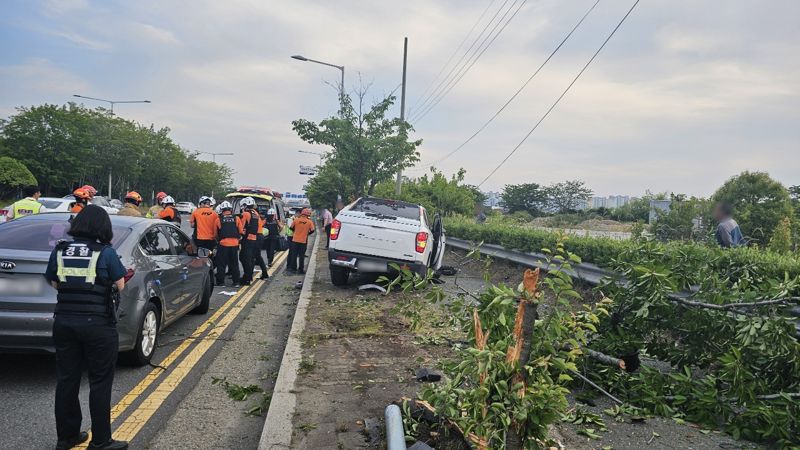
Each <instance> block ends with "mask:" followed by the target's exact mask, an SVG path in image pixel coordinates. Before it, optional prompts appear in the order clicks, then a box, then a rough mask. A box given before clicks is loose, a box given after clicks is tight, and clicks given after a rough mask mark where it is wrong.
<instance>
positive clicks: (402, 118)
mask: <svg viewBox="0 0 800 450" xmlns="http://www.w3.org/2000/svg"><path fill="white" fill-rule="evenodd" d="M407 60H408V38H404V39H403V88H402V90H401V91H400V122H404V121H405V118H406V62H407ZM401 126H402V127H403V129H402V136H403V145H405V135H406V132H405V125H404V124H403V125H401ZM402 190H403V169H402V168H400V169H398V170H397V182H396V183H395V186H394V193H395V195H400V192H401V191H402Z"/></svg>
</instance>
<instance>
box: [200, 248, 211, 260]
mask: <svg viewBox="0 0 800 450" xmlns="http://www.w3.org/2000/svg"><path fill="white" fill-rule="evenodd" d="M209 256H211V250H209V249H207V248H205V247H199V248H198V249H197V257H198V258H208V257H209Z"/></svg>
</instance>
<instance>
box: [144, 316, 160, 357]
mask: <svg viewBox="0 0 800 450" xmlns="http://www.w3.org/2000/svg"><path fill="white" fill-rule="evenodd" d="M157 334H158V319H157V318H156V312H155V311H147V314H145V316H144V321H142V354H143V355H144V356H147V357H149V356H151V355H152V353H153V349H154V348H155V347H156V335H157Z"/></svg>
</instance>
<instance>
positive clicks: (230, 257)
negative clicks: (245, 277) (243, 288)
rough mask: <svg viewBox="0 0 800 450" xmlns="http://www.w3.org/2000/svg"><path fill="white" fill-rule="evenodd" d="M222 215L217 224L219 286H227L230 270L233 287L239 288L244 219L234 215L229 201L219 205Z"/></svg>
mask: <svg viewBox="0 0 800 450" xmlns="http://www.w3.org/2000/svg"><path fill="white" fill-rule="evenodd" d="M219 209H220V214H219V216H218V219H217V221H216V222H215V223H216V227H217V239H219V246H217V255H216V257H215V260H214V263H215V265H216V267H217V286H225V273H226V270H227V269H230V271H231V276H232V278H233V285H234V286H238V285H239V283H240V279H239V239H240V238H241V236H242V233H244V225H243V224H242V219H241V218H239V217H236V216H234V215H233V206H232V205H231V204H230V202H228V201H224V202H222V203H220V204H219Z"/></svg>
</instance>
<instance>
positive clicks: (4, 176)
mask: <svg viewBox="0 0 800 450" xmlns="http://www.w3.org/2000/svg"><path fill="white" fill-rule="evenodd" d="M36 184H37V183H36V178H35V177H34V176H33V174H32V173H31V171H30V170H28V168H27V167H26V166H25V164H23V163H21V162H19V161H17V160H16V159H14V158H10V157H8V156H0V198H9V197H13V196H15V195H16V193H17V191H18V190H19V189H20V188H21V187H23V186H32V185H36Z"/></svg>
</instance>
